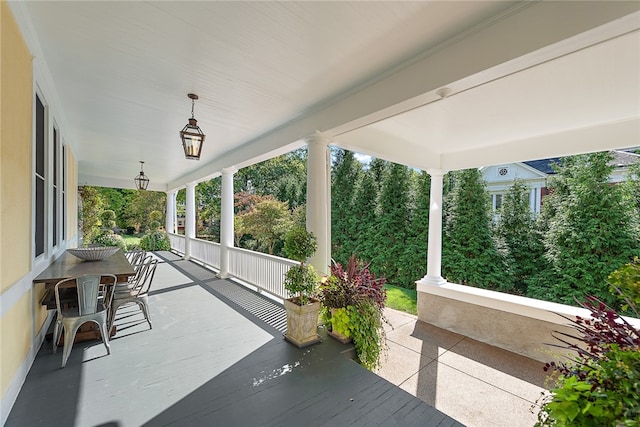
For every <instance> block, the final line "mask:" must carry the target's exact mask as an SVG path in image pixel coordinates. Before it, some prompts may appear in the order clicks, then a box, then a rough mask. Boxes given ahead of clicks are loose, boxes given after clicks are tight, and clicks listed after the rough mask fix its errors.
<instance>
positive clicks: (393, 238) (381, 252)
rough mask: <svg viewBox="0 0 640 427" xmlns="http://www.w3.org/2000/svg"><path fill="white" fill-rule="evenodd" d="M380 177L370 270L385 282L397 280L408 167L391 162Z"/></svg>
mask: <svg viewBox="0 0 640 427" xmlns="http://www.w3.org/2000/svg"><path fill="white" fill-rule="evenodd" d="M387 168H388V170H387V172H386V173H385V174H384V177H383V179H382V186H381V191H380V199H379V202H378V206H379V209H380V215H379V216H378V219H377V226H376V234H375V242H376V247H377V251H376V254H375V256H374V257H373V259H372V261H373V262H372V269H373V270H374V271H375V272H376V273H377V274H379V275H381V276H384V277H385V278H386V279H387V282H388V283H397V281H398V277H399V275H400V270H401V268H400V264H401V258H402V257H403V256H404V253H405V247H406V241H407V236H408V230H409V203H410V194H411V188H410V186H411V180H410V170H409V168H408V167H406V166H404V165H400V164H397V163H390V164H389V166H388V167H387Z"/></svg>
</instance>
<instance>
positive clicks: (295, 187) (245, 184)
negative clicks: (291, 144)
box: [235, 148, 307, 209]
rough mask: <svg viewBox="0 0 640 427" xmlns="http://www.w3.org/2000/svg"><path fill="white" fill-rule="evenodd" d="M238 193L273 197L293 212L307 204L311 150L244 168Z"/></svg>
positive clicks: (237, 175)
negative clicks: (308, 158) (308, 165)
mask: <svg viewBox="0 0 640 427" xmlns="http://www.w3.org/2000/svg"><path fill="white" fill-rule="evenodd" d="M236 184H237V185H236V187H235V191H236V192H238V191H247V192H250V193H253V194H257V195H261V196H266V195H272V196H273V197H275V198H276V199H277V200H281V201H283V202H287V204H288V206H289V207H291V208H292V209H293V208H295V207H296V206H300V205H303V204H305V200H306V194H307V149H306V148H301V149H299V150H295V151H292V152H290V153H287V154H283V155H281V156H278V157H274V158H272V159H269V160H265V161H263V162H260V163H257V164H255V165H252V166H249V167H246V168H243V169H241V170H239V171H238V172H237V174H236Z"/></svg>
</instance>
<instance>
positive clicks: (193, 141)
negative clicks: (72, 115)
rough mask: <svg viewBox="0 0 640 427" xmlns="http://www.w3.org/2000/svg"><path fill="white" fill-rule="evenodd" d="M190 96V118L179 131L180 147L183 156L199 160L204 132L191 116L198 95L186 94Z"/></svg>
mask: <svg viewBox="0 0 640 427" xmlns="http://www.w3.org/2000/svg"><path fill="white" fill-rule="evenodd" d="M187 96H188V97H189V98H191V118H190V119H189V122H188V123H187V125H186V126H185V127H184V128H183V129H182V130H181V131H180V139H182V148H184V157H185V158H187V159H191V160H200V151H201V150H202V143H203V142H204V137H205V135H204V133H202V130H201V129H200V127H198V121H197V120H196V119H195V118H194V116H193V105H194V102H195V100H196V99H198V95H196V94H193V93H190V94H188V95H187Z"/></svg>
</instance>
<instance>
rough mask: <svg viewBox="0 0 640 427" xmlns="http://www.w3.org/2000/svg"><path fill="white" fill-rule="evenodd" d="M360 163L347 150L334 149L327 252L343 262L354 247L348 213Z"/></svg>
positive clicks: (352, 206) (358, 176)
mask: <svg viewBox="0 0 640 427" xmlns="http://www.w3.org/2000/svg"><path fill="white" fill-rule="evenodd" d="M362 174H363V167H362V164H361V163H360V162H359V161H358V160H356V158H355V155H354V153H353V152H351V151H347V150H336V151H335V155H334V163H333V168H332V174H331V236H332V239H331V240H332V242H331V243H332V247H331V254H332V256H333V258H334V259H335V260H337V261H338V262H345V261H346V260H347V259H349V257H350V256H351V254H352V253H354V251H355V241H354V240H355V239H354V237H355V236H352V235H351V232H352V227H351V223H352V215H353V209H354V200H355V196H356V188H358V186H359V185H360V181H361V179H362Z"/></svg>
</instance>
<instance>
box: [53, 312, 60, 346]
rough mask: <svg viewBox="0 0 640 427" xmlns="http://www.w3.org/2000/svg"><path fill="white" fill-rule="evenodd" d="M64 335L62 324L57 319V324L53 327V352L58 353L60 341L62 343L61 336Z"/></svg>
mask: <svg viewBox="0 0 640 427" xmlns="http://www.w3.org/2000/svg"><path fill="white" fill-rule="evenodd" d="M61 333H62V322H61V321H60V320H58V319H56V323H55V325H54V327H53V352H54V353H57V352H58V341H60V335H61Z"/></svg>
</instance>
